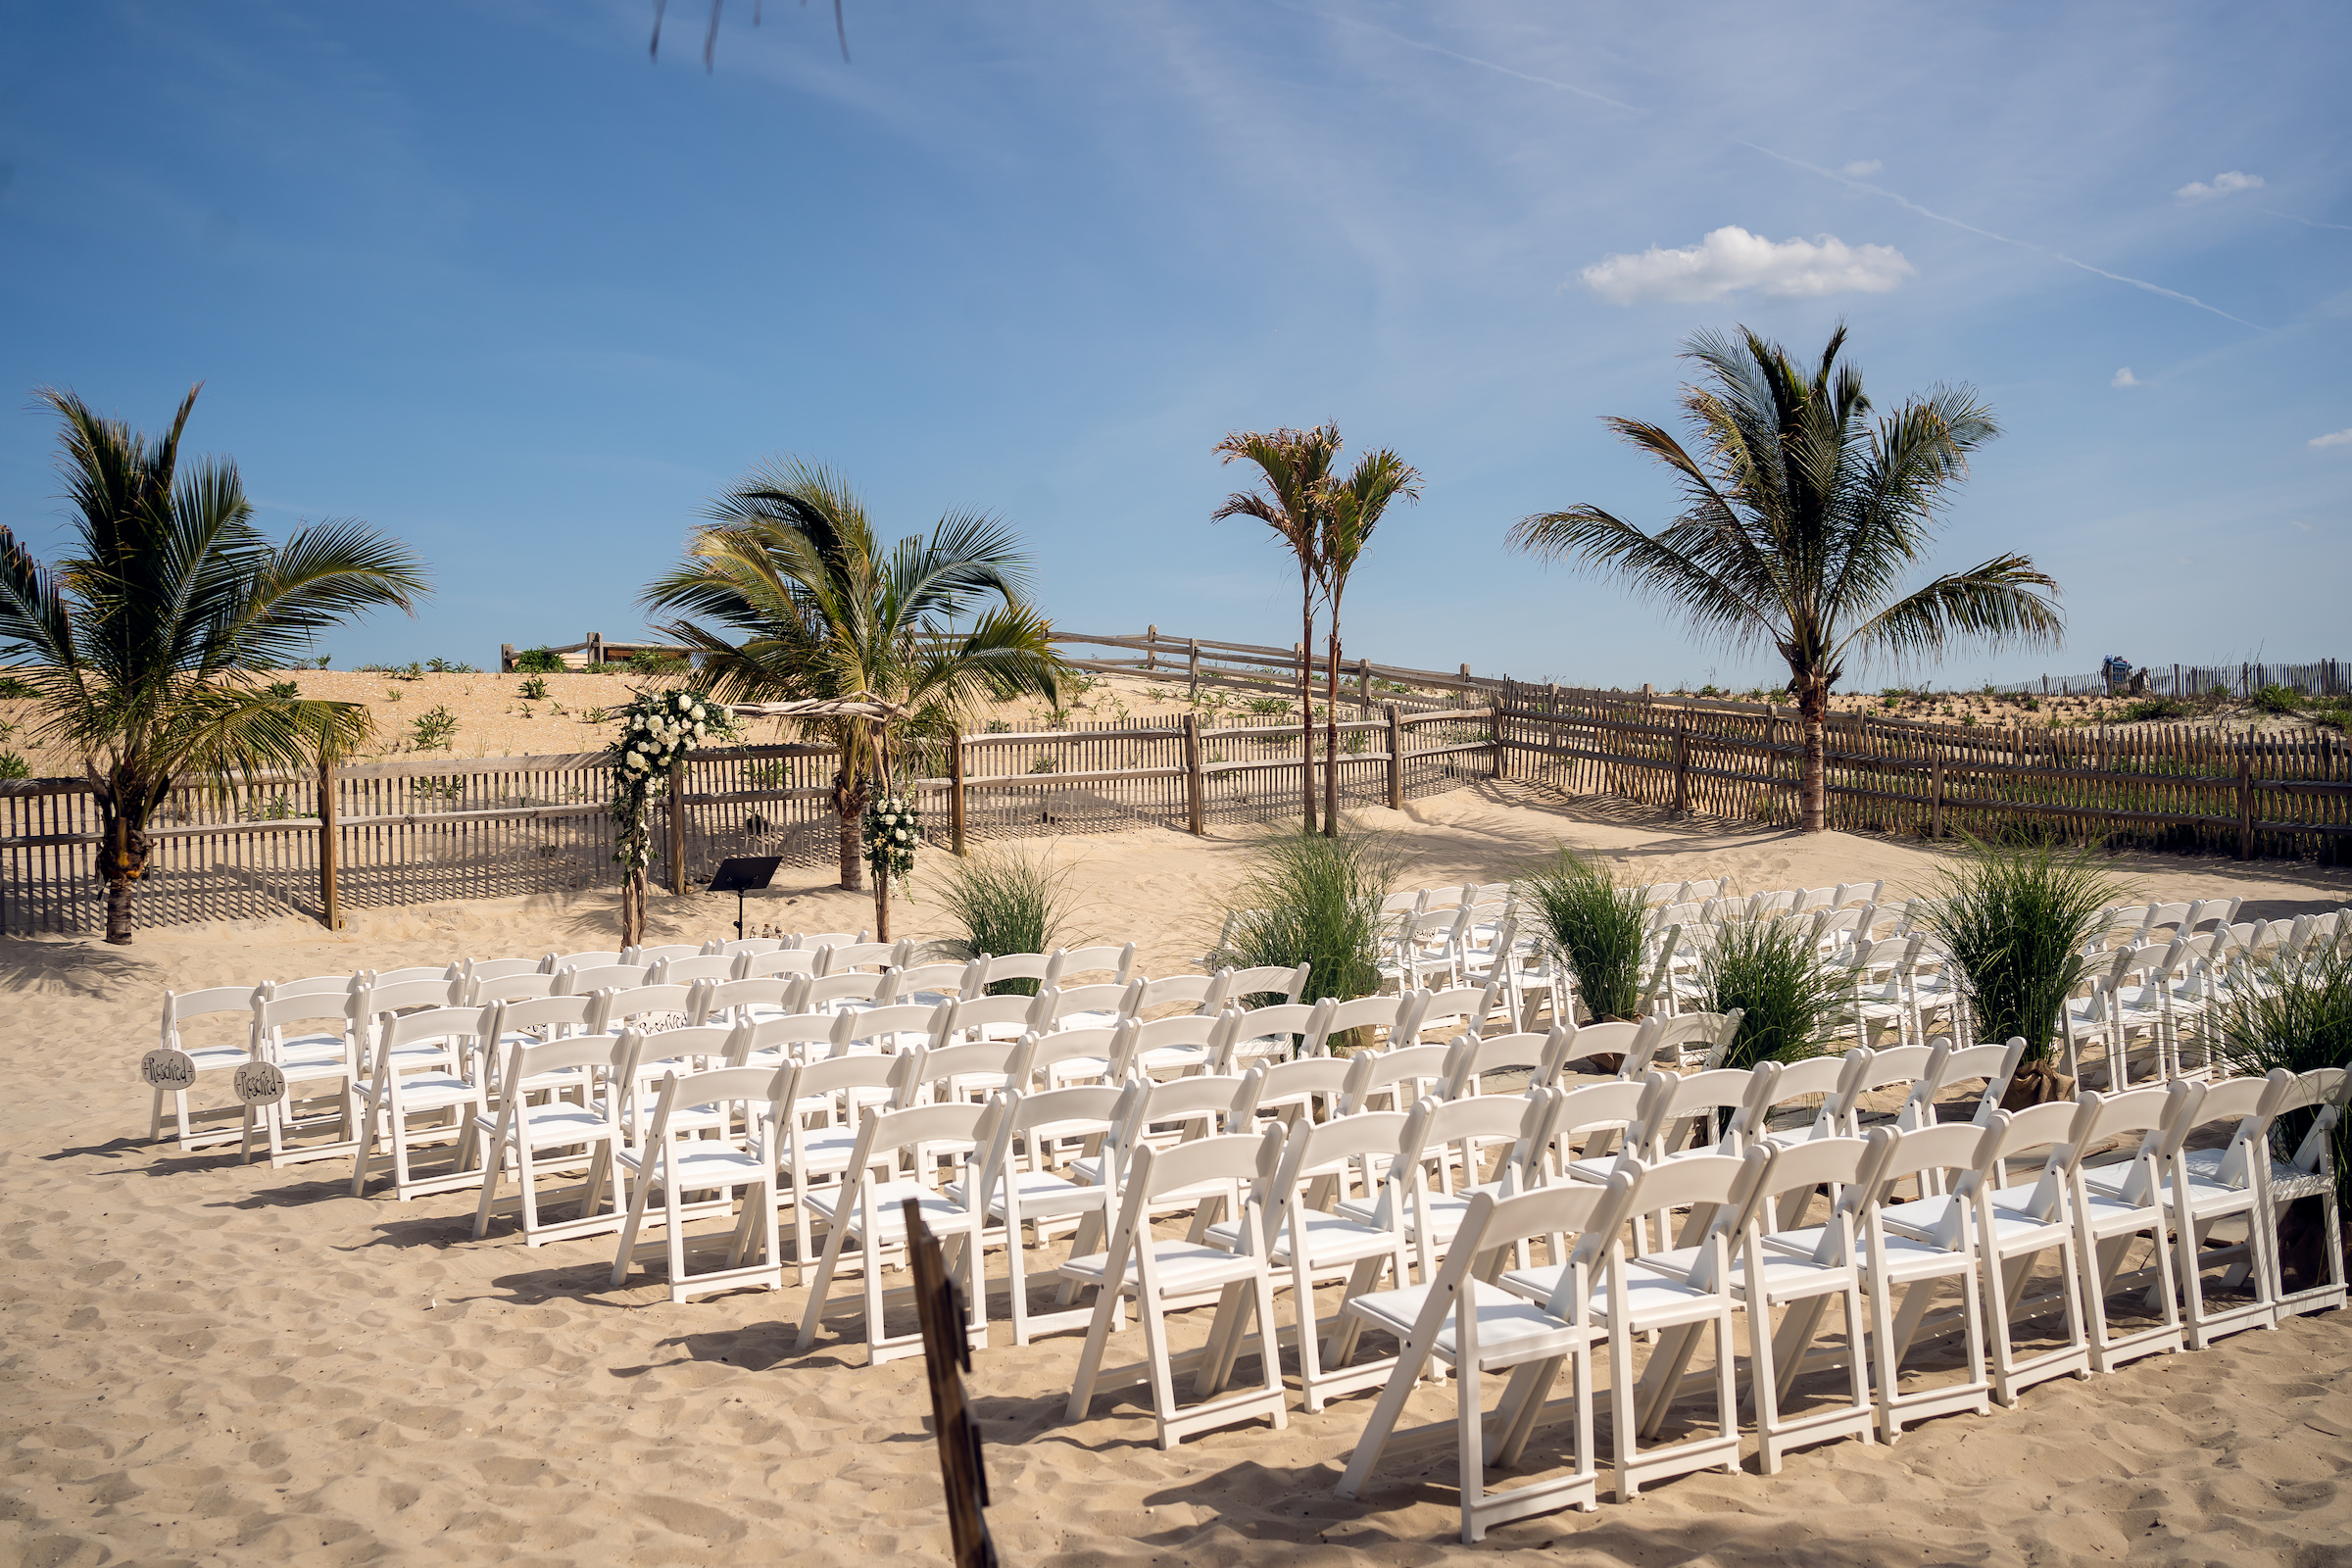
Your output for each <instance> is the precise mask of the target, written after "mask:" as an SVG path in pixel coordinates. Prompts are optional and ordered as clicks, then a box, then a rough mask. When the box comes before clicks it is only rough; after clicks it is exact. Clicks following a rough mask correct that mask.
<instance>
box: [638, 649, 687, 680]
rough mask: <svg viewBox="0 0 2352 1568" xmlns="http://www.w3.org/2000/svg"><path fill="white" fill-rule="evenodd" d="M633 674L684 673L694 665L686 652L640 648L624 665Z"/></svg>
mask: <svg viewBox="0 0 2352 1568" xmlns="http://www.w3.org/2000/svg"><path fill="white" fill-rule="evenodd" d="M622 667H624V668H625V669H627V670H628V672H629V673H630V674H632V675H682V674H684V673H685V672H686V671H687V670H689V669H692V668H693V667H694V664H693V662H692V661H690V660H689V659H687V657H686V656H685V655H684V654H665V653H662V651H661V650H660V649H657V648H640V649H638V650H637V652H635V653H633V654H631V655H630V656H629V662H628V663H627V664H626V665H624V666H622Z"/></svg>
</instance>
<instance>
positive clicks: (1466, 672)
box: [1453, 664, 1470, 708]
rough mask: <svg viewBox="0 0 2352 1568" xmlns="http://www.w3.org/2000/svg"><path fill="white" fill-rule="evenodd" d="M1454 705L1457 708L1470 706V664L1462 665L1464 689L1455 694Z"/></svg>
mask: <svg viewBox="0 0 2352 1568" xmlns="http://www.w3.org/2000/svg"><path fill="white" fill-rule="evenodd" d="M1453 706H1454V707H1456V708H1468V707H1469V706H1470V666H1469V665H1468V664H1464V665H1463V666H1462V689H1461V690H1460V691H1458V692H1455V693H1454V694H1453Z"/></svg>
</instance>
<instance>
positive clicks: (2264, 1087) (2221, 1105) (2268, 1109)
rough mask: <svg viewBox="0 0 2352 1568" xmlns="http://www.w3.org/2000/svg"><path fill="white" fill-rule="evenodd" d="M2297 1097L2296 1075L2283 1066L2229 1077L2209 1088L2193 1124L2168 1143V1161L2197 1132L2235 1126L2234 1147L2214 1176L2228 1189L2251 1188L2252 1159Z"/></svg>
mask: <svg viewBox="0 0 2352 1568" xmlns="http://www.w3.org/2000/svg"><path fill="white" fill-rule="evenodd" d="M2294 1092H2295V1075H2294V1074H2293V1073H2291V1072H2289V1071H2288V1070H2287V1069H2285V1068H2284V1067H2273V1068H2272V1069H2271V1070H2270V1071H2269V1072H2267V1073H2265V1074H2264V1075H2263V1076H2262V1077H2260V1078H2229V1079H2225V1080H2224V1081H2222V1082H2220V1083H2217V1084H2208V1085H2206V1086H2205V1091H2204V1094H2203V1096H2202V1098H2200V1099H2199V1101H2198V1103H2197V1106H2196V1110H2195V1113H2194V1118H2193V1120H2192V1121H2191V1122H2190V1123H2188V1124H2187V1125H2184V1126H2182V1127H2180V1128H2179V1129H2178V1130H2177V1132H2176V1134H2175V1136H2174V1137H2172V1138H2170V1139H2168V1140H2167V1141H2166V1143H2167V1148H2166V1150H2165V1157H2166V1158H2168V1159H2170V1158H2173V1157H2174V1156H2176V1155H2178V1154H2180V1152H2182V1150H2183V1148H2184V1147H2185V1145H2186V1143H2187V1140H2188V1136H2189V1135H2190V1134H2191V1133H2192V1132H2193V1131H2194V1130H2195V1128H2197V1127H2210V1126H2213V1125H2214V1124H2215V1123H2217V1122H2229V1123H2231V1124H2232V1125H2231V1126H2230V1129H2229V1144H2228V1145H2227V1146H2226V1147H2225V1149H2224V1151H2223V1153H2222V1158H2221V1161H2220V1163H2219V1164H2218V1166H2217V1167H2216V1168H2215V1170H2214V1173H2213V1174H2214V1176H2215V1177H2216V1179H2218V1180H2219V1181H2221V1182H2223V1183H2224V1184H2226V1185H2228V1186H2231V1187H2243V1186H2246V1185H2247V1184H2248V1182H2249V1181H2250V1180H2251V1178H2252V1177H2253V1175H2254V1170H2255V1167H2254V1164H2253V1160H2252V1156H2253V1154H2254V1153H2255V1152H2257V1151H2262V1150H2267V1149H2268V1148H2269V1146H2270V1131H2271V1123H2272V1122H2273V1121H2274V1120H2276V1119H2277V1117H2278V1111H2279V1108H2280V1107H2281V1106H2283V1105H2284V1104H2285V1103H2286V1102H2287V1098H2288V1097H2289V1096H2291V1095H2292V1094H2293V1093H2294Z"/></svg>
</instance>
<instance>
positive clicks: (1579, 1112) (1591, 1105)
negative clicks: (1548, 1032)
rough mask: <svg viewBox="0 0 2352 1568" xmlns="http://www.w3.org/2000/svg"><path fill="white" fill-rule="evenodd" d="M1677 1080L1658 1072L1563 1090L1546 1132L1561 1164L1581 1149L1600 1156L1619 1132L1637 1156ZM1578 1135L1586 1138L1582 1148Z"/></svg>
mask: <svg viewBox="0 0 2352 1568" xmlns="http://www.w3.org/2000/svg"><path fill="white" fill-rule="evenodd" d="M1674 1084H1675V1077H1674V1075H1673V1074H1672V1073H1663V1072H1654V1073H1651V1074H1649V1075H1648V1076H1647V1077H1645V1078H1641V1079H1638V1080H1634V1081H1631V1082H1629V1081H1627V1080H1625V1079H1622V1078H1617V1079H1609V1080H1606V1081H1603V1082H1601V1083H1596V1084H1584V1085H1581V1086H1579V1087H1577V1088H1575V1089H1570V1090H1566V1091H1563V1092H1561V1093H1560V1094H1559V1096H1558V1103H1557V1105H1556V1106H1555V1107H1554V1109H1553V1111H1552V1118H1551V1127H1550V1130H1549V1132H1548V1133H1547V1134H1546V1135H1545V1136H1546V1137H1547V1139H1548V1140H1549V1142H1550V1145H1551V1147H1552V1149H1553V1150H1554V1151H1556V1152H1557V1159H1558V1162H1559V1163H1562V1164H1564V1163H1566V1162H1567V1161H1568V1160H1571V1159H1574V1158H1576V1157H1577V1155H1578V1153H1579V1152H1582V1153H1583V1154H1584V1155H1585V1156H1586V1157H1588V1158H1594V1159H1597V1158H1599V1157H1600V1156H1601V1155H1603V1154H1605V1153H1607V1152H1608V1151H1609V1146H1610V1145H1611V1144H1613V1143H1616V1141H1617V1135H1618V1134H1620V1133H1622V1134H1624V1142H1623V1144H1622V1146H1621V1150H1622V1151H1624V1152H1632V1153H1633V1154H1634V1155H1635V1156H1636V1157H1637V1158H1639V1157H1640V1153H1641V1151H1642V1149H1643V1148H1644V1147H1645V1146H1646V1145H1647V1143H1648V1134H1647V1128H1648V1127H1649V1126H1651V1125H1654V1124H1655V1123H1656V1122H1657V1120H1658V1118H1659V1116H1660V1115H1661V1114H1662V1113H1663V1112H1664V1110H1665V1108H1666V1100H1667V1097H1668V1096H1669V1095H1671V1094H1672V1093H1673V1092H1674ZM1580 1137H1581V1138H1583V1139H1584V1141H1585V1142H1584V1146H1583V1148H1582V1150H1581V1151H1580V1150H1579V1149H1578V1147H1577V1140H1578V1139H1579V1138H1580ZM1596 1140H1597V1142H1595V1141H1596Z"/></svg>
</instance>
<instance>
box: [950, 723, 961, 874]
mask: <svg viewBox="0 0 2352 1568" xmlns="http://www.w3.org/2000/svg"><path fill="white" fill-rule="evenodd" d="M948 846H949V848H950V849H952V850H954V851H955V852H956V855H957V856H959V857H960V856H961V855H962V854H963V853H964V851H963V736H962V735H961V734H955V735H950V736H949V737H948Z"/></svg>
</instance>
